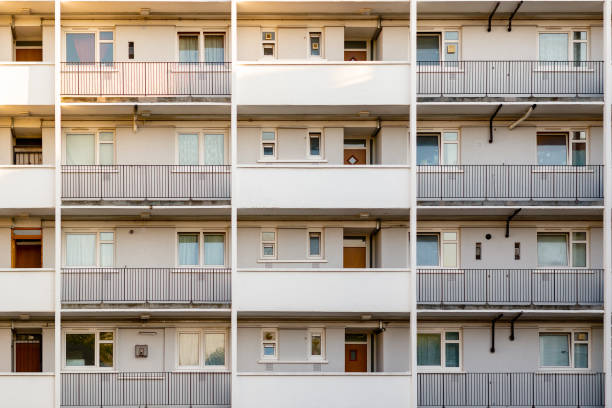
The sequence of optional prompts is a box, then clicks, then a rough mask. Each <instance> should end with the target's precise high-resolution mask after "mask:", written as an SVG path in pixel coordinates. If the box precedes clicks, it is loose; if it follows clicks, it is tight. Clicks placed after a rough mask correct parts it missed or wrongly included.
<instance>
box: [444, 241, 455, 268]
mask: <svg viewBox="0 0 612 408" xmlns="http://www.w3.org/2000/svg"><path fill="white" fill-rule="evenodd" d="M442 254H443V257H444V263H443V265H442V266H444V267H446V268H456V267H457V244H456V243H446V242H445V243H444V244H443V245H442Z"/></svg>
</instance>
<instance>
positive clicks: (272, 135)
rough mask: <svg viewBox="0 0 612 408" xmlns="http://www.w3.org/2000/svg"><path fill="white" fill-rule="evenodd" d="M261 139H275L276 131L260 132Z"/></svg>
mask: <svg viewBox="0 0 612 408" xmlns="http://www.w3.org/2000/svg"><path fill="white" fill-rule="evenodd" d="M261 139H262V140H272V141H273V140H274V139H276V133H274V132H262V134H261Z"/></svg>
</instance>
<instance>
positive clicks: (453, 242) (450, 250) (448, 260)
mask: <svg viewBox="0 0 612 408" xmlns="http://www.w3.org/2000/svg"><path fill="white" fill-rule="evenodd" d="M440 237H442V245H440ZM457 247H458V232H457V231H445V232H442V233H419V234H417V265H418V266H442V267H444V268H456V267H457V265H458V250H457ZM440 252H441V255H442V256H440ZM440 260H441V261H442V262H440Z"/></svg>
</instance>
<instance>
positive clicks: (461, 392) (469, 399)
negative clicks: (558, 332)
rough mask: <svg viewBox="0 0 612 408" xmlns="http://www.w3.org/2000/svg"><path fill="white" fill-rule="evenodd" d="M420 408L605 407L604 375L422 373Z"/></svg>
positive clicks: (420, 379)
mask: <svg viewBox="0 0 612 408" xmlns="http://www.w3.org/2000/svg"><path fill="white" fill-rule="evenodd" d="M418 386H419V394H418V406H420V407H449V406H461V407H494V406H503V407H534V408H535V407H569V406H573V407H603V406H604V404H605V402H604V374H603V373H584V374H574V373H423V374H419V375H418Z"/></svg>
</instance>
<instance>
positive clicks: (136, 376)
mask: <svg viewBox="0 0 612 408" xmlns="http://www.w3.org/2000/svg"><path fill="white" fill-rule="evenodd" d="M230 383H231V374H230V373H229V372H119V373H118V372H109V373H62V401H61V406H62V407H86V406H95V407H99V408H104V407H126V406H130V407H133V406H136V407H153V406H155V407H160V408H161V407H172V406H181V407H200V406H215V407H219V408H221V407H229V406H230V404H231V402H230Z"/></svg>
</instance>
